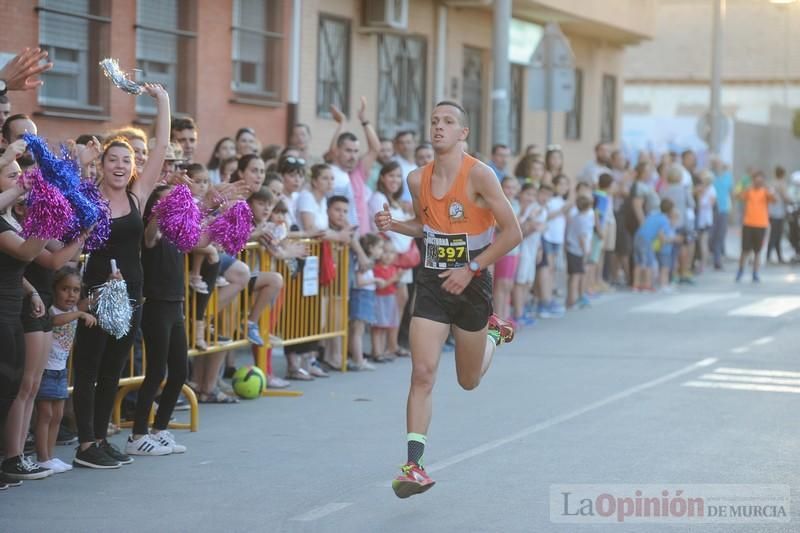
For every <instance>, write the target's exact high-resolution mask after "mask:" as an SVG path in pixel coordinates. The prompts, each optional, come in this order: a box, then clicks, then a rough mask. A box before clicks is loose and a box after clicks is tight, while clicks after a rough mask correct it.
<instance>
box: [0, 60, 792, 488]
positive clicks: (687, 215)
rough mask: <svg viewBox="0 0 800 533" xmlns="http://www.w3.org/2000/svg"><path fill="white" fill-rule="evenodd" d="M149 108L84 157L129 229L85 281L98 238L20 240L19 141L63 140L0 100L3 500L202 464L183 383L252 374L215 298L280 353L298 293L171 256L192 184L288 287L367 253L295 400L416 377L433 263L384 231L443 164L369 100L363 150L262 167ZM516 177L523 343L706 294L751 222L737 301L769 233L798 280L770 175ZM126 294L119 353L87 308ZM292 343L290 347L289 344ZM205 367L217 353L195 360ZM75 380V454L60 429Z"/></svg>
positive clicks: (349, 146)
mask: <svg viewBox="0 0 800 533" xmlns="http://www.w3.org/2000/svg"><path fill="white" fill-rule="evenodd" d="M45 56H46V54H44V53H43V52H40V51H38V50H27V51H25V52H23V53H22V54H21V55H20V56H18V57H17V58H15V59H14V60H13V61H12V62H11V63H9V65H7V66H6V67H4V68H3V69H2V70H0V79H4V80H6V81H7V84H8V90H30V89H35V87H36V83H35V81H32V80H34V77H35V75H36V74H38V73H39V72H41V71H42V69H46V68H47V64H44V63H41V61H42V60H43V59H44V58H45ZM145 93H146V94H147V95H148V96H149V97H151V98H153V99H154V100H155V101H156V105H157V109H158V115H157V117H156V120H155V123H154V126H153V131H152V132H151V133H152V135H148V133H146V132H144V131H142V130H141V129H138V128H136V127H134V126H131V125H125V126H122V127H120V128H118V129H115V130H113V131H108V132H102V134H101V132H85V134H84V135H80V136H78V137H76V138H75V139H72V140H69V141H67V145H68V146H69V148H70V151H71V154H72V157H73V158H74V159H75V161H77V162H78V163H79V165H80V168H81V174H82V176H81V177H82V179H84V180H91V181H93V182H95V183H97V184H98V185H99V187H100V191H101V192H102V194H103V196H104V198H105V200H107V201H108V203H109V207H110V209H111V215H112V224H111V237H110V238H109V241H108V243H107V245H106V248H105V249H101V250H96V251H93V252H92V253H91V254H90V255H89V257H88V259H87V260H85V261H83V262H81V259H80V258H81V253H82V251H83V245H84V240H85V238H86V235H79V236H78V237H77V238H75V239H74V240H73V241H71V242H68V243H64V244H62V243H59V242H57V241H45V240H41V239H36V238H27V239H26V238H24V237H23V236H22V233H23V232H22V224H23V221H24V218H25V216H26V209H27V205H26V202H25V198H26V195H27V193H28V184H27V183H26V181H25V180H24V179H22V175H23V173H24V172H25V171H26V170H28V169H30V168H32V167H34V166H35V165H36V161H35V160H34V158H33V157H32V156H31V154H30V152H29V150H28V146H27V144H26V141H25V140H24V139H23V135H24V134H25V133H33V134H37V135H39V136H42V137H44V138H47V136H48V132H47V131H39V130H38V127H37V124H36V122H35V121H34V120H33V119H32V118H31V116H30V115H28V114H24V113H19V112H17V111H18V110H11V109H10V104H8V99H7V98H5V95H2V96H0V113H2V114H1V115H0V116H1V117H2V119H3V122H2V149H1V150H0V152H2V153H1V154H0V209H2V216H1V217H0V335H2V338H3V341H4V344H5V343H6V339H9V340H10V342H9V344H8V345H7V346H4V352H3V355H2V358H3V361H2V363H3V364H2V370H0V377H1V378H2V382H1V383H0V386H2V389H0V393H2V398H0V399H2V409H0V418H2V419H3V421H4V427H5V431H4V435H5V440H4V443H3V449H4V453H3V455H4V457H5V459H4V461H3V462H2V477H0V489H3V488H7V487H8V486H13V485H15V484H18V483H19V481H20V480H27V479H39V478H44V477H47V476H49V475H51V474H53V473H61V472H65V471H67V470H69V469H71V468H72V467H73V465H75V466H82V467H90V468H105V469H114V468H119V467H120V465H125V464H130V463H131V462H132V458H131V456H134V455H168V454H171V453H182V452H185V451H186V448H185V446H183V445H181V444H179V443H178V442H176V440H175V436H174V435H173V434H172V433H170V432H169V431H168V429H167V426H168V423H169V421H170V419H171V417H172V414H173V410H175V409H180V408H181V406H182V403H185V402H183V401H182V400H181V398H180V390H181V387H182V386H183V385H184V384H185V383H188V384H189V385H190V386H191V387H192V388H193V389H194V391H195V392H196V394H197V397H198V400H199V401H200V402H201V403H236V402H237V401H238V400H237V399H236V397H235V395H234V394H232V391H231V390H230V386H229V385H228V384H227V381H226V378H230V377H231V376H232V375H233V373H234V371H235V362H236V360H235V358H234V357H233V354H232V352H224V351H215V350H210V346H209V342H208V339H209V338H210V337H209V332H208V331H207V328H208V324H209V322H208V320H207V314H208V313H209V312H210V310H209V301H210V297H211V296H212V294H216V300H217V305H216V308H217V309H223V308H226V307H227V306H229V305H230V304H232V303H233V302H235V301H237V299H239V298H240V295H242V294H243V293H247V295H248V298H247V301H248V302H249V309H246V312H245V315H246V316H245V319H244V324H243V326H244V327H243V331H244V335H245V336H246V339H247V340H248V341H249V343H251V344H252V345H255V346H263V345H264V344H266V339H265V337H267V336H271V334H272V332H270V331H262V330H261V329H260V324H261V323H262V321H261V317H262V315H263V313H264V312H265V310H267V308H269V307H271V306H272V305H273V304H274V303H275V302H276V299H278V298H279V296H280V294H281V291H282V288H283V286H284V284H285V283H286V280H285V279H284V277H283V276H282V275H281V274H280V273H278V272H276V271H275V270H274V269H272V268H271V265H269V264H260V265H259V264H256V265H253V264H247V263H246V262H245V261H242V260H241V258H239V257H237V256H235V255H230V254H228V253H226V252H225V251H224V250H223V249H222V248H221V247H220V246H219V245H218V244H216V243H212V242H208V239H201V242H200V243H199V244H198V245H197V246H196V247H195V248H194V249H192V250H191V251H189V252H187V253H188V255H189V257H188V264H189V268H188V272H187V274H188V275H187V276H186V278H185V279H184V253H183V252H181V251H179V250H177V248H176V247H175V246H174V245H172V244H171V243H169V242H167V241H166V240H165V239H164V238H162V237H163V236H162V235H161V233H160V231H159V228H158V225H157V223H156V217H155V215H154V210H153V206H154V205H155V203H156V202H157V201H158V200H159V199H160V198H162V197H164V196H165V195H166V194H168V193H169V191H170V190H171V189H172V188H173V187H175V186H176V185H177V184H187V185H188V187H189V189H190V191H191V194H192V196H193V199H194V201H195V202H196V203H197V205H199V206H202V207H203V208H204V209H207V210H212V211H213V210H215V209H220V208H221V206H222V205H223V204H225V203H227V202H231V201H233V200H235V199H244V200H246V201H247V203H248V205H249V207H250V210H251V212H252V227H253V229H252V233H251V236H250V241H251V242H254V243H257V244H258V246H261V247H263V248H264V249H265V250H266V251H267V252H268V254H269V256H270V257H272V258H274V259H275V260H278V261H285V262H286V264H288V265H290V267H291V268H290V270H291V271H292V272H295V271H297V270H298V268H299V267H298V264H299V263H301V262H302V261H303V260H304V259H305V258H306V257H307V256H308V254H309V246H308V244H307V243H308V239H318V240H321V241H322V242H323V243H328V244H327V246H330V247H333V248H335V249H342V247H347V249H348V250H349V254H350V265H351V268H350V273H351V275H350V277H349V280H348V289H347V291H348V300H349V304H348V307H349V320H348V322H347V327H348V330H349V335H348V346H341V342H340V339H328V340H324V341H320V342H309V343H302V344H294V345H287V346H285V347H284V353H285V356H286V374H285V376H284V377H285V378H286V379H290V380H302V381H312V380H315V379H319V378H326V377H329V376H330V375H331V374H332V373H333V372H336V371H338V370H340V369H341V368H342V366H343V365H345V366H346V367H347V369H348V370H352V371H373V370H376V369H377V368H378V367H379V366H380V365H381V364H384V363H387V362H392V361H393V360H395V359H396V358H402V357H408V356H409V355H410V353H409V351H408V349H407V347H406V346H407V334H408V331H407V330H408V320H409V315H410V302H411V301H413V279H414V276H415V270H416V269H418V268H419V263H420V249H419V244H418V243H417V242H416V241H415V240H414V239H412V238H410V237H406V236H404V235H400V234H396V233H388V234H381V233H380V232H378V231H377V228H376V226H375V223H374V216H375V214H376V213H377V212H379V211H382V210H383V209H384V206H388V208H389V210H390V211H391V214H392V218H393V219H395V220H404V219H410V218H413V217H414V214H413V213H414V210H413V205H412V203H411V195H410V193H409V190H408V185H407V181H406V180H407V176H408V174H409V173H410V172H411V171H412V170H414V169H416V168H418V167H422V166H425V165H427V164H430V163H431V162H432V161H433V159H434V151H433V148H432V147H431V145H430V144H429V143H427V142H425V141H424V140H423V139H418V138H417V137H416V134H415V133H414V132H411V131H400V132H397V133H396V134H395V135H394V137H393V138H391V139H389V138H381V137H379V136H378V134H377V133H376V130H375V129H374V128H373V125H372V124H371V123H370V121H369V119H368V116H369V114H368V103H367V101H366V99H363V98H362V100H361V105H360V108H359V110H358V112H357V117H356V118H357V121H358V124H357V127H356V128H354V129H351V128H350V124H349V123H348V119H347V117H345V116H344V115H343V114H342V113H341V112H340V111H339V110H338V109H336V108H332V109H331V113H332V117H333V119H334V120H335V121H336V123H337V129H336V131H335V133H334V135H333V136H332V138H331V139H330V144H329V148H328V150H326V151H325V153H312V151H311V148H310V146H311V138H312V134H313V132H312V131H311V129H310V128H309V127H308V126H307V125H305V124H300V123H298V124H295V125H294V127H293V129H292V134H291V138H290V139H289V142H288V144H287V145H286V146H278V145H267V146H263V145H262V142H261V140H260V138H259V126H258V125H252V127H242V128H240V129H239V130H238V131H236V132H230V133H233V135H230V136H227V135H225V134H226V133H228V132H220V131H215V129H214V125H213V124H197V123H195V121H194V120H193V119H192V118H189V117H181V118H176V117H172V116H171V115H170V107H169V96H168V94H167V92H166V91H165V90H164V89H163V88H161V87H158V86H155V85H148V86H145ZM359 126H360V127H359ZM260 127H261V128H266V126H260ZM201 135H204V136H211V137H212V138H216V139H217V140H216V143H215V145H214V148H213V150H212V153H211V154H200V153H198V152H197V147H198V139H199V137H200V136H201ZM50 140H51V142H52V141H61V139H50ZM467 149H468V148H467ZM206 156H207V157H206ZM512 157H513V156H512V153H511V150H510V149H509V147H507V146H505V145H502V144H496V145H494V146H493V147H492V149H491V155H490V157H489V158H488V159H487V160H486V163H487V164H488V165H489V166H490V167H491V169H492V170H493V171H494V172H495V174H496V176H497V179H498V180H499V181H500V182H501V185H502V189H503V192H504V193H505V195H506V197H507V198H508V201H509V202H510V203H511V205H512V206H513V208H514V211H515V213H516V214H517V216H518V219H519V223H520V226H521V228H522V231H523V237H524V238H523V241H522V243H521V244H520V245H519V246H518V247H517V248H516V249H514V250H512V251H511V252H510V253H509V254H508V255H506V256H505V257H503V258H502V259H501V260H499V261H498V262H497V263H496V265H495V266H494V269H493V276H494V294H493V296H494V307H495V313H496V314H497V315H498V316H500V317H501V318H503V319H508V320H510V321H512V322H513V323H514V324H515V325H516V327H518V328H529V327H534V326H535V327H537V328H546V324H537V322H538V321H547V320H554V319H559V318H562V317H564V316H565V315H566V314H568V313H570V312H573V311H574V312H578V310H580V309H583V308H586V307H590V306H591V305H592V301H593V300H594V299H595V298H598V297H601V296H602V294H604V293H607V292H609V291H612V290H631V291H633V292H654V291H662V292H673V291H675V290H676V286H679V285H686V286H690V285H694V284H695V283H696V282H697V280H698V278H699V276H700V275H702V273H703V272H704V270H706V269H711V268H713V269H716V270H721V269H723V258H724V254H725V243H726V234H727V229H728V222H729V220H731V212H732V211H734V210H736V209H738V208H741V209H742V219H743V228H742V255H741V260H740V263H739V268H738V270H737V273H736V276H735V279H736V281H742V280H743V278H744V274H745V269H746V268H747V266H748V264H749V263H748V258H749V255H750V254H753V256H754V258H753V260H752V272H751V275H752V281H753V282H758V281H759V279H760V278H759V266H760V265H759V257H760V254H759V252H760V250H761V247H762V245H763V244H764V243H765V240H766V239H767V237H766V235H767V232H768V231H769V238H768V252H767V258H768V259H770V258H771V254H772V253H773V252H774V253H776V258H777V259H778V260H779V261H784V256H783V255H782V252H783V250H782V247H781V239H782V237H783V235H784V233H785V232H786V229H785V228H788V232H789V236H790V242H791V243H792V244H793V245H796V244H797V242H798V241H799V240H800V228H798V226H797V220H796V218H795V212H796V209H795V206H796V205H797V202H798V200H800V185H798V184H797V183H794V182H791V180H789V179H788V178H787V176H786V172H785V171H784V170H783V169H781V168H780V167H779V168H777V169H776V170H775V173H774V178H772V177H770V179H769V180H768V179H767V177H766V176H765V175H764V174H763V173H762V172H761V171H758V170H754V169H753V170H750V171H748V175H747V176H745V177H744V178H743V179H742V180H740V181H739V182H738V183H734V179H733V176H732V173H731V171H730V170H729V169H728V168H727V167H726V165H725V164H724V163H723V162H722V161H720V160H719V159H712V160H711V161H710V164H709V166H708V168H707V169H704V168H698V164H697V158H696V157H695V154H694V153H693V152H692V151H685V152H683V153H679V154H678V153H666V154H660V155H659V156H658V157H656V156H655V154H649V153H640V154H638V157H637V160H636V161H629V160H628V159H627V158H626V156H625V154H624V153H623V151H622V150H620V149H615V148H614V147H613V146H611V145H610V144H608V143H599V144H597V145H596V147H595V150H594V154H593V157H592V158H591V160H590V161H588V163H586V165H585V166H584V167H583V169H582V170H581V172H579V173H578V174H577V175H575V176H570V175H567V174H566V173H565V171H564V168H565V165H564V163H565V161H564V154H563V152H562V150H561V148H560V147H559V146H557V145H551V146H547V147H545V148H544V149H543V150H540V149H539V148H538V147H537V146H535V145H530V146H528V147H527V148H526V149H525V150H524V151H523V153H522V154H520V156H519V158H518V160H517V161H516V164H515V165H513V169H512V168H511V165H510V163H511V159H512ZM324 246H325V244H323V247H324ZM795 248H796V246H795ZM110 259H115V260H116V261H117V262H118V264H119V271H118V272H115V271H112V270H111V269H110V266H109V260H110ZM114 277H121V278H123V279H125V281H126V282H127V288H128V293H129V296H130V298H131V300H133V301H134V302H135V303H136V305H135V306H134V308H135V311H134V317H133V320H132V327H131V330H130V332H129V334H128V335H126V336H124V337H123V338H121V339H116V338H114V337H112V336H110V335H108V334H107V333H105V332H104V331H102V330H101V329H100V328H99V327H97V326H96V318H95V316H93V314H92V313H91V312H89V308H88V307H87V305H86V297H87V294H88V292H89V290H90V289H91V288H93V287H95V286H97V285H100V284H102V283H103V282H105V281H106V280H108V279H109V278H114ZM187 286H188V288H189V290H190V291H191V293H193V297H192V303H193V305H194V315H193V316H194V324H191V325H190V328H189V330H190V331H189V335H187V330H186V326H187V325H186V324H184V318H183V317H184V305H187V304H188V303H189V302H184V299H185V298H184V294H185V287H187ZM280 312H281V313H288V312H291V309H286V308H285V307H284V308H282V309H281V310H280ZM213 338H214V339H216V340H217V342H222V343H224V342H226V341H228V340H230V339H228V338H226V337H225V332H214V337H213ZM187 339H188V343H187ZM279 341H280V339H276V338H274V337H273V338H272V342H271V344H277V343H279ZM142 344H144V345H145V346H146V348H147V350H146V355H147V365H146V376H145V380H144V383H143V384H142V388H141V389H140V390H139V392H138V394H137V395H136V398H135V400H132V401H131V402H130V405H129V409H128V413H127V416H128V418H129V419H130V420H132V421H133V422H134V427H133V430H132V433H131V434H130V435H129V436H128V438H127V442H126V445H125V446H124V449H123V448H120V447H117V446H115V445H114V444H112V443H110V442H109V441H108V439H107V437H108V435H109V434H110V432H115V431H118V430H119V429H118V428H116V427H114V426H113V425H110V424H109V418H110V414H111V409H112V404H113V400H114V396H115V394H116V392H117V388H118V384H119V379H120V375H121V374H122V370H123V366H124V365H126V364H127V363H128V361H129V354H130V352H131V349H133V350H134V353H138V354H139V358H140V357H141V347H142ZM189 345H191V346H193V347H195V348H196V349H197V350H198V351H199V352H200V355H197V356H196V357H192V358H191V360H190V359H189V358H188V357H187V353H188V349H189ZM6 347H7V348H8V349H6ZM204 351H208V352H209V353H207V354H203V352H204ZM70 359H71V361H70ZM69 365H71V368H72V376H73V384H74V389H73V394H72V400H71V401H72V409H71V410H72V411H73V412H74V420H75V426H76V427H77V435H74V434H71V431H70V429H72V424H66V423H64V419H65V416H64V411H65V405H66V404H67V403H68V399H69V394H68V392H67V368H68V366H69ZM165 378H166V384H165V385H164V387H163V390H162V391H161V392H160V395H159V389H160V388H161V384H162V381H163V380H164V379H165ZM267 378H268V386H269V387H272V388H282V387H286V386H288V385H289V383H288V382H287V381H286V380H285V379H283V378H282V377H280V376H268V377H267ZM155 404H157V414H156V417H155V421H154V422H153V424H152V426H151V425H149V423H148V418H149V414H150V410H151V408H152V407H153V406H154V405H155ZM31 437H32V438H31ZM75 442H77V444H78V447H77V449H76V454H75V460H74V462H73V464H72V465H70V464H66V463H64V462H62V461H60V460H59V459H58V458H56V457H55V455H54V446H56V443H75ZM32 450H35V457H36V460H35V461H34V460H33V457H34V455H33V454H32V453H31V452H32Z"/></svg>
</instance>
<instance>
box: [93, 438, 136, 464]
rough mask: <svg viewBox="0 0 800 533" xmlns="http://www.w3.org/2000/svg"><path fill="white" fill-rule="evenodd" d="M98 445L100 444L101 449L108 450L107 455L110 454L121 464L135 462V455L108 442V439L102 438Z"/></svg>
mask: <svg viewBox="0 0 800 533" xmlns="http://www.w3.org/2000/svg"><path fill="white" fill-rule="evenodd" d="M98 446H100V449H101V450H103V451H104V452H106V455H108V456H109V457H111V458H112V459H114V460H115V461H116V462H118V463H119V464H121V465H129V464H131V463H132V462H133V457H131V456H130V455H128V454H127V453H125V452H123V451H122V450H120V449H119V448H117V447H116V446H114V445H113V444H111V443H110V442H108V441H107V440H106V439H103V440H101V441H100V443H99V444H98Z"/></svg>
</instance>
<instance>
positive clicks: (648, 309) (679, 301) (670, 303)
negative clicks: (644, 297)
mask: <svg viewBox="0 0 800 533" xmlns="http://www.w3.org/2000/svg"><path fill="white" fill-rule="evenodd" d="M739 296H741V293H739V292H726V293H692V294H679V295H676V296H670V297H669V298H664V299H659V300H656V301H655V302H650V303H648V304H645V305H640V306H638V307H634V308H633V309H631V311H636V312H641V313H660V314H671V315H676V314H678V313H682V312H684V311H687V310H689V309H692V308H693V307H699V306H701V305H706V304H710V303H713V302H718V301H720V300H728V299H732V298H738V297H739Z"/></svg>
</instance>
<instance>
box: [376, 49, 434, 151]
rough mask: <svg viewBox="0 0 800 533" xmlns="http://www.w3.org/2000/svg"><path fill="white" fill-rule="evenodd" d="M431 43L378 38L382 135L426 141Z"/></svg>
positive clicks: (379, 119)
mask: <svg viewBox="0 0 800 533" xmlns="http://www.w3.org/2000/svg"><path fill="white" fill-rule="evenodd" d="M426 65H427V44H426V41H425V39H424V38H422V37H412V36H400V35H389V34H381V35H379V36H378V68H379V73H378V134H379V135H381V136H383V137H389V138H391V137H393V136H394V134H395V133H397V132H398V131H401V130H409V131H413V132H416V134H417V138H420V139H421V138H424V135H423V134H424V129H425V125H426V123H427V121H426V120H425V119H424V116H425V91H426V88H427V83H426V74H427V67H426Z"/></svg>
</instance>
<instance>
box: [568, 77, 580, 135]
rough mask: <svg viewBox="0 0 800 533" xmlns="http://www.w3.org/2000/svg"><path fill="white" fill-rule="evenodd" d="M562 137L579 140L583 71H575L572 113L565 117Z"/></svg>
mask: <svg viewBox="0 0 800 533" xmlns="http://www.w3.org/2000/svg"><path fill="white" fill-rule="evenodd" d="M564 120H565V124H564V137H565V138H566V139H572V140H579V139H580V138H581V121H582V120H583V71H582V70H581V69H575V100H574V102H573V104H572V111H568V112H567V114H566V115H565V119H564Z"/></svg>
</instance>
